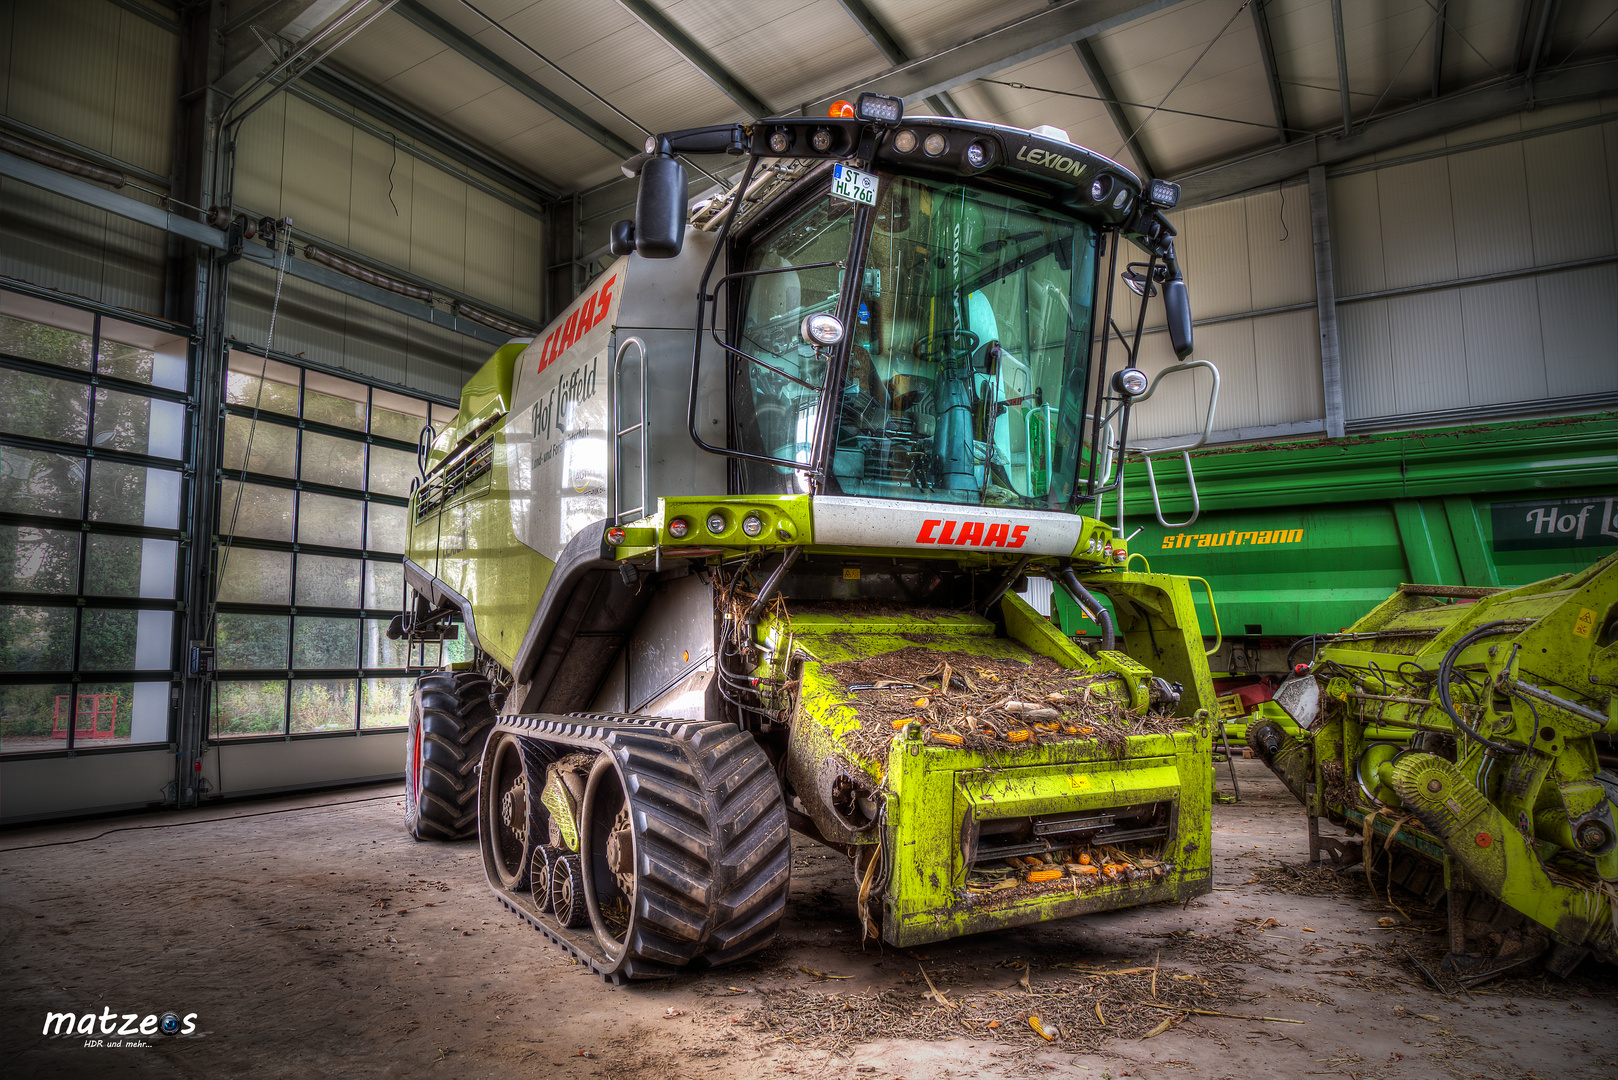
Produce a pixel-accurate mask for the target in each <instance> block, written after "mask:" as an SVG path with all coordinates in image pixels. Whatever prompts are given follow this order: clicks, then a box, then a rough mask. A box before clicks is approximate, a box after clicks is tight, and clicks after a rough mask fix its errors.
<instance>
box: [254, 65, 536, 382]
mask: <svg viewBox="0 0 1618 1080" xmlns="http://www.w3.org/2000/svg"><path fill="white" fill-rule="evenodd" d="M323 100H326V101H328V103H329V104H331V105H333V106H335V107H337V108H339V109H344V111H350V110H347V108H346V107H345V106H342V105H341V104H340V103H337V102H334V101H331V100H330V99H326V98H323ZM404 142H405V140H403V139H401V140H400V143H401V144H403V143H404ZM489 188H490V189H493V191H495V192H500V193H501V194H502V195H504V196H505V197H504V198H502V197H500V195H497V194H494V193H492V192H491V190H485V189H483V188H480V187H478V186H475V185H474V184H470V183H468V182H467V181H466V180H464V179H462V178H461V177H459V176H456V175H453V174H452V173H450V172H447V171H445V170H443V169H439V168H436V167H435V166H433V165H432V164H431V163H429V162H428V161H424V160H422V159H421V158H420V157H417V156H414V155H412V154H409V153H405V152H403V151H401V150H400V149H399V148H398V147H395V146H393V145H391V144H390V142H389V141H388V140H386V139H380V138H378V137H376V136H375V135H372V134H371V133H369V132H367V131H364V130H361V129H359V128H356V127H355V126H353V125H351V124H349V123H347V122H346V121H344V120H343V119H342V118H341V117H338V116H334V115H332V113H331V112H329V111H328V110H326V109H322V108H320V107H319V106H317V105H315V104H314V103H312V102H311V101H309V100H306V99H305V98H303V97H296V96H291V95H286V94H283V95H281V96H280V97H278V98H276V99H274V100H272V101H271V102H270V103H269V104H267V105H265V106H264V107H263V108H262V109H260V110H259V111H258V112H256V113H254V114H253V115H252V117H250V118H249V119H248V121H247V122H246V123H245V124H244V125H243V126H242V133H241V137H240V140H239V143H238V150H237V164H236V190H235V201H236V203H237V205H238V206H241V207H243V208H246V209H249V210H251V211H252V212H253V213H254V214H257V215H268V216H271V217H276V218H287V217H290V218H291V219H292V224H293V229H294V230H295V232H296V233H297V234H298V235H299V237H300V238H305V237H313V238H314V242H316V243H317V244H318V243H322V242H323V243H325V244H327V245H329V246H334V247H337V248H341V249H347V250H348V251H350V252H352V253H353V254H354V255H356V256H358V257H359V258H360V259H362V260H365V261H367V262H370V263H372V264H373V265H376V266H377V267H378V268H379V269H382V270H384V271H386V270H388V269H397V270H400V271H404V272H405V273H406V274H409V275H414V276H416V277H419V278H422V279H425V280H426V281H429V282H432V283H434V284H437V285H441V286H443V287H445V288H447V289H450V290H454V291H456V292H459V293H462V294H465V295H466V296H467V297H468V298H470V299H472V300H474V301H479V302H481V303H483V304H486V305H488V306H490V307H494V308H498V309H504V310H506V311H509V312H511V313H513V314H515V315H517V316H519V317H522V318H525V319H527V320H529V321H530V322H532V323H534V324H535V325H538V324H539V322H540V319H541V312H542V303H543V302H542V297H541V290H540V282H541V278H542V264H543V259H544V249H543V243H542V241H543V236H542V223H541V221H540V219H539V217H538V216H537V215H538V212H539V208H538V207H537V206H533V205H531V204H526V203H525V205H527V206H528V207H529V210H528V211H525V210H524V209H519V207H518V206H516V205H514V203H518V202H523V200H521V199H520V198H519V197H517V196H516V195H515V194H514V193H511V192H508V191H504V190H503V189H500V188H498V187H497V186H496V185H494V184H492V183H491V184H490V185H489ZM530 211H531V212H530ZM234 273H235V277H234V278H233V280H232V290H231V303H230V332H231V333H232V334H234V335H236V336H237V337H239V338H241V339H242V340H247V341H253V342H257V343H262V341H263V335H264V333H265V332H266V331H267V328H268V322H269V311H270V304H271V301H272V299H273V295H274V275H273V273H271V272H269V271H266V270H264V269H263V268H254V269H251V270H245V269H243V267H242V266H241V265H240V264H238V268H237V270H236V271H234ZM294 284H296V287H294ZM273 344H274V347H275V348H276V349H278V350H281V351H284V352H288V353H298V352H303V353H304V354H305V358H306V359H309V360H315V361H318V362H320V363H323V364H329V365H332V366H334V367H341V368H346V369H348V370H351V371H356V372H359V373H361V374H364V375H369V376H372V377H373V378H378V379H384V380H387V381H390V382H398V383H402V384H404V385H406V386H411V387H414V388H417V389H420V390H426V391H429V392H432V393H438V394H446V395H448V396H450V397H456V396H459V394H460V388H461V385H462V384H463V383H464V382H465V381H466V378H467V376H468V375H470V374H471V372H472V371H473V370H474V369H475V368H476V367H477V365H479V364H481V363H482V362H483V361H484V360H485V359H487V358H488V354H489V353H491V352H493V349H492V348H490V347H488V346H486V345H484V344H483V343H481V342H478V341H474V340H472V339H469V338H466V337H463V336H461V335H458V334H453V333H450V332H447V331H442V330H439V329H437V328H436V327H432V326H428V325H425V324H423V323H420V322H416V321H412V320H408V319H405V318H404V317H402V316H397V315H394V314H393V313H391V312H387V311H383V310H381V309H378V308H376V307H374V306H373V305H370V304H365V303H363V302H360V301H356V300H349V299H345V298H344V297H341V296H335V295H333V294H331V293H328V292H326V290H323V289H320V288H318V287H315V286H311V285H308V284H305V283H294V282H292V281H290V280H289V281H287V282H286V283H285V285H284V286H283V289H282V304H281V309H280V312H279V314H278V316H277V319H276V330H275V342H274V343H273Z"/></svg>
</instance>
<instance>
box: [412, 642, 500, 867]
mask: <svg viewBox="0 0 1618 1080" xmlns="http://www.w3.org/2000/svg"><path fill="white" fill-rule="evenodd" d="M412 692H413V693H414V694H415V695H416V697H417V698H418V699H419V702H420V706H421V715H420V723H421V727H422V746H421V776H420V778H419V780H418V787H417V791H418V795H417V800H416V805H415V806H414V807H413V808H412V809H414V810H415V815H414V821H413V822H411V821H410V817H411V815H409V814H408V813H407V815H406V820H407V825H410V826H412V827H411V833H412V835H414V836H415V837H416V839H418V840H464V839H466V838H467V837H470V836H473V835H475V834H476V833H477V825H478V799H477V796H478V778H477V776H476V772H475V771H476V769H477V766H478V760H479V759H480V758H481V757H482V756H483V746H484V742H485V740H486V739H487V738H488V736H489V732H490V731H491V730H492V729H493V727H494V710H493V709H492V708H491V707H490V706H489V681H488V680H487V679H485V678H484V677H483V676H482V675H479V674H478V673H476V672H471V671H458V672H439V673H435V674H432V675H423V676H422V677H421V678H420V679H418V680H416V686H415V689H414V690H413V691H412ZM412 738H414V733H411V735H410V736H409V737H408V738H407V739H406V750H405V753H406V755H407V757H406V761H405V767H406V768H409V765H410V763H409V758H408V754H409V752H410V751H409V745H410V739H412Z"/></svg>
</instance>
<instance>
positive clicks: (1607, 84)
mask: <svg viewBox="0 0 1618 1080" xmlns="http://www.w3.org/2000/svg"><path fill="white" fill-rule="evenodd" d="M1612 93H1618V60H1613V59H1607V60H1601V61H1597V62H1594V63H1590V64H1581V65H1579V66H1577V67H1564V68H1557V69H1555V70H1553V71H1547V72H1544V73H1543V74H1541V75H1540V76H1539V78H1538V79H1537V80H1536V81H1535V84H1534V87H1533V97H1532V102H1533V103H1534V104H1535V105H1537V106H1548V105H1555V104H1559V103H1562V102H1569V101H1584V100H1588V99H1590V98H1596V97H1602V96H1604V95H1607V94H1612ZM1529 104H1530V97H1529V89H1528V87H1527V86H1526V85H1525V84H1524V82H1523V80H1522V79H1520V78H1519V79H1509V80H1507V79H1502V80H1499V81H1496V82H1492V83H1489V84H1487V85H1485V86H1479V87H1475V88H1473V89H1471V90H1465V91H1460V92H1457V93H1450V94H1446V95H1445V96H1444V97H1442V98H1439V99H1438V100H1437V101H1426V102H1422V103H1421V104H1419V105H1412V106H1410V107H1408V108H1405V109H1401V110H1399V111H1398V112H1394V113H1389V114H1387V115H1385V116H1381V117H1377V118H1376V119H1374V120H1370V121H1367V122H1366V123H1365V124H1364V125H1363V126H1362V127H1361V128H1360V130H1359V131H1356V132H1355V133H1354V134H1353V135H1351V136H1349V137H1348V138H1346V139H1344V138H1336V137H1323V136H1318V135H1317V136H1315V137H1314V138H1311V139H1299V140H1295V141H1293V142H1290V143H1287V144H1286V145H1285V146H1274V147H1271V148H1269V149H1268V150H1261V151H1259V152H1258V153H1256V154H1248V155H1245V156H1243V157H1240V158H1236V159H1234V160H1232V161H1226V162H1221V163H1218V164H1215V165H1209V166H1207V167H1205V168H1201V169H1196V170H1194V171H1191V172H1188V173H1185V174H1183V175H1181V176H1177V177H1174V178H1173V179H1175V180H1176V181H1178V182H1179V183H1180V185H1181V189H1182V192H1183V194H1182V196H1181V199H1180V205H1181V206H1182V207H1185V206H1195V205H1197V204H1200V203H1207V202H1213V201H1214V200H1216V199H1223V198H1227V197H1228V196H1231V195H1238V194H1241V193H1242V192H1244V191H1252V190H1254V189H1255V188H1262V187H1267V186H1269V185H1271V184H1277V183H1280V182H1281V181H1283V180H1290V179H1292V178H1294V177H1298V176H1302V175H1303V174H1305V173H1307V172H1308V171H1309V169H1310V168H1311V167H1312V166H1315V165H1335V164H1338V163H1339V162H1343V161H1348V160H1350V159H1352V158H1356V157H1360V156H1362V155H1365V154H1374V153H1377V152H1378V151H1381V150H1390V149H1393V148H1394V147H1399V146H1405V145H1408V144H1409V143H1413V142H1418V141H1419V140H1421V139H1425V138H1429V137H1431V136H1433V135H1441V134H1443V133H1444V132H1446V131H1453V130H1455V129H1456V128H1460V127H1466V126H1468V125H1470V124H1478V123H1482V122H1483V121H1485V120H1493V119H1495V118H1496V117H1500V116H1510V115H1512V114H1514V113H1518V112H1521V111H1523V110H1524V109H1526V108H1528V106H1529Z"/></svg>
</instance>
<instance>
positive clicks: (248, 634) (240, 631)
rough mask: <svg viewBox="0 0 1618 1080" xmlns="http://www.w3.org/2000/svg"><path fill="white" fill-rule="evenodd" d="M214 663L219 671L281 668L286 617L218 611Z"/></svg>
mask: <svg viewBox="0 0 1618 1080" xmlns="http://www.w3.org/2000/svg"><path fill="white" fill-rule="evenodd" d="M214 624H215V629H214V644H215V646H216V647H217V649H218V650H219V651H218V653H217V654H216V661H217V663H218V665H219V669H220V670H221V671H239V670H243V669H254V670H265V669H275V668H281V669H284V668H285V667H286V666H287V642H288V640H289V638H288V633H287V624H288V619H287V617H286V616H285V615H243V614H238V613H235V612H220V613H219V615H218V616H216V617H215V619H214Z"/></svg>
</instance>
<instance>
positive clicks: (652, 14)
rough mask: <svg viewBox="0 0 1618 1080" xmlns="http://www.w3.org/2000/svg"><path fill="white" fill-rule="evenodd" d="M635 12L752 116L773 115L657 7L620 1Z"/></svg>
mask: <svg viewBox="0 0 1618 1080" xmlns="http://www.w3.org/2000/svg"><path fill="white" fill-rule="evenodd" d="M618 2H619V3H620V4H622V5H623V6H624V7H625V8H626V9H627V10H628V11H629V13H630V14H631V15H633V16H635V18H637V19H639V20H640V21H641V22H643V23H645V24H646V27H647V29H649V30H650V31H651V32H652V33H654V34H656V35H657V36H658V37H660V38H662V39H663V40H664V41H665V42H667V43H668V45H669V47H670V48H672V49H673V50H674V51H675V52H677V53H679V54H680V55H681V56H683V57H685V58H686V59H687V60H689V61H690V62H691V66H693V67H695V68H696V69H697V70H698V71H700V72H702V74H703V75H705V76H707V78H708V81H709V82H711V83H713V84H714V85H715V86H717V87H718V88H719V90H720V92H721V93H723V94H724V95H725V96H726V97H728V98H729V99H730V100H732V101H734V102H735V103H736V104H737V105H738V106H740V108H741V109H742V111H743V112H745V113H747V115H748V116H751V117H754V118H757V117H760V116H771V115H773V114H772V113H771V112H770V107H769V106H768V105H766V104H764V102H762V101H760V100H759V98H758V96H757V95H755V94H754V93H753V92H752V91H751V90H749V89H747V87H745V86H743V85H742V84H741V82H740V81H739V80H738V79H737V78H736V76H734V75H732V74H731V73H730V72H728V71H726V70H725V69H724V68H723V67H722V66H721V65H720V63H719V61H717V60H715V59H714V58H713V57H711V56H709V55H708V53H707V51H706V50H705V49H703V47H702V46H701V45H698V44H697V43H696V42H695V41H693V40H692V39H691V38H690V36H689V35H687V34H686V32H685V31H684V30H681V29H680V28H679V27H678V26H675V25H674V23H672V22H670V21H669V18H668V16H666V15H664V14H663V13H662V12H661V11H659V10H658V9H657V8H655V7H653V6H652V5H651V4H649V3H647V2H646V0H618Z"/></svg>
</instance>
